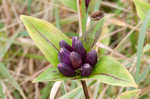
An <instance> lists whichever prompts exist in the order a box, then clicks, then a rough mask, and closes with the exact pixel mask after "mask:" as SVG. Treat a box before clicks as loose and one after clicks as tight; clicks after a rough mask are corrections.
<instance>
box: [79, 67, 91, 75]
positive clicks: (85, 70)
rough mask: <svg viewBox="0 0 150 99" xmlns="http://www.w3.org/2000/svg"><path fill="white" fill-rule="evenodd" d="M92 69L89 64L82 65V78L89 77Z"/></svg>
mask: <svg viewBox="0 0 150 99" xmlns="http://www.w3.org/2000/svg"><path fill="white" fill-rule="evenodd" d="M92 70H93V68H92V66H91V65H90V64H83V66H82V67H81V75H82V76H89V75H90V74H91V72H92Z"/></svg>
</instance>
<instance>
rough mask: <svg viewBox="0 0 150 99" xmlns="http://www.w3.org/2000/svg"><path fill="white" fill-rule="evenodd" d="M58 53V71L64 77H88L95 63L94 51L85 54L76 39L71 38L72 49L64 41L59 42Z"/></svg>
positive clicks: (95, 54) (95, 55)
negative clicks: (79, 75) (77, 75)
mask: <svg viewBox="0 0 150 99" xmlns="http://www.w3.org/2000/svg"><path fill="white" fill-rule="evenodd" d="M59 45H60V48H61V49H60V51H59V53H58V57H59V61H60V63H59V64H58V70H59V71H60V72H61V73H62V74H63V75H65V76H69V77H71V76H75V75H76V74H77V73H80V74H81V76H89V75H90V74H91V72H92V70H93V68H94V66H95V64H96V63H97V53H96V51H95V50H92V51H90V52H88V53H87V52H86V50H85V48H84V47H83V45H82V43H81V41H80V40H79V39H78V37H73V38H72V47H71V46H70V45H69V44H67V43H66V42H65V41H64V40H62V41H60V42H59Z"/></svg>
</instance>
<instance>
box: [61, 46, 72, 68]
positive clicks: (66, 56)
mask: <svg viewBox="0 0 150 99" xmlns="http://www.w3.org/2000/svg"><path fill="white" fill-rule="evenodd" d="M58 56H59V61H60V62H62V63H65V64H68V65H71V61H70V58H69V56H70V51H68V50H67V49H66V48H61V49H60V52H59V54H58Z"/></svg>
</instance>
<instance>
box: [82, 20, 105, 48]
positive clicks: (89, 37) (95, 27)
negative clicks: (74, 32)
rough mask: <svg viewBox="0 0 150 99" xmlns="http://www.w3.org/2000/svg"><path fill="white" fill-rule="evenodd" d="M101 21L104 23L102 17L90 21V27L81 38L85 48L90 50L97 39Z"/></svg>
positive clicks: (101, 24)
mask: <svg viewBox="0 0 150 99" xmlns="http://www.w3.org/2000/svg"><path fill="white" fill-rule="evenodd" d="M103 23H104V18H102V19H101V20H99V21H96V22H95V21H92V22H91V25H90V28H89V30H88V31H87V32H86V33H85V35H84V37H83V40H82V41H83V44H84V47H85V48H86V50H90V49H91V48H92V47H93V46H94V45H95V43H96V42H97V40H98V39H99V37H100V34H101V28H102V26H103Z"/></svg>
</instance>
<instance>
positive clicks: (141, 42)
mask: <svg viewBox="0 0 150 99" xmlns="http://www.w3.org/2000/svg"><path fill="white" fill-rule="evenodd" d="M149 20H150V11H149V12H148V14H147V16H146V18H145V20H144V22H143V24H142V26H141V28H140V32H139V39H138V47H137V63H136V75H135V78H136V80H137V79H138V77H139V73H140V65H141V56H142V53H143V45H144V40H145V35H146V30H147V28H148V23H149Z"/></svg>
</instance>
